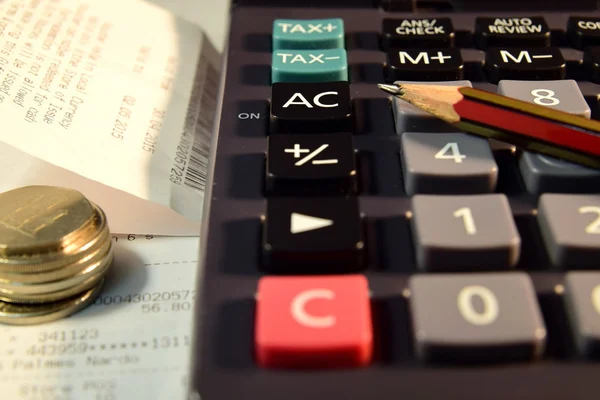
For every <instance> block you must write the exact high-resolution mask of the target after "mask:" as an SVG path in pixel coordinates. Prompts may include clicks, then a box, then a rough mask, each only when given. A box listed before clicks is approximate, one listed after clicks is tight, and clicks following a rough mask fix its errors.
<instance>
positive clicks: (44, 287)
mask: <svg viewBox="0 0 600 400" xmlns="http://www.w3.org/2000/svg"><path fill="white" fill-rule="evenodd" d="M112 259H113V249H112V246H110V247H109V249H108V251H107V253H106V255H105V256H104V257H102V258H101V259H100V260H98V261H96V262H94V263H93V264H90V265H88V266H86V267H85V268H84V269H83V270H81V271H80V272H79V273H77V274H75V275H73V276H70V277H68V278H65V279H61V280H56V281H52V282H45V283H36V284H22V283H20V282H11V283H8V284H7V283H0V293H3V294H4V295H5V296H9V297H13V296H16V295H20V297H25V296H26V295H30V294H31V295H40V294H46V293H52V292H59V291H61V290H66V289H68V288H70V287H74V286H79V285H80V284H82V283H83V282H85V281H86V280H87V279H89V278H90V277H92V276H96V275H103V274H104V273H105V272H106V271H107V270H108V268H109V267H110V264H111V262H112Z"/></svg>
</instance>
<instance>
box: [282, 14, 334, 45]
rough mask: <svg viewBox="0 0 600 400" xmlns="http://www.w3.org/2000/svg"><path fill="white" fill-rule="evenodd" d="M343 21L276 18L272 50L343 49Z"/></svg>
mask: <svg viewBox="0 0 600 400" xmlns="http://www.w3.org/2000/svg"><path fill="white" fill-rule="evenodd" d="M343 48H344V21H342V20H341V19H340V18H331V19H276V20H275V21H274V22H273V50H282V49H296V50H306V49H343Z"/></svg>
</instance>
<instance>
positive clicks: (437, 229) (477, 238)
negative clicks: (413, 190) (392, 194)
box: [411, 194, 521, 271]
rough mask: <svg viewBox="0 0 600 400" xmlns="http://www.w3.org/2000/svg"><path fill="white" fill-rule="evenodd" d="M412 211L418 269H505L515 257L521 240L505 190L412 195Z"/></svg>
mask: <svg viewBox="0 0 600 400" xmlns="http://www.w3.org/2000/svg"><path fill="white" fill-rule="evenodd" d="M412 213H413V215H412V218H411V227H412V232H413V242H414V243H415V252H416V258H417V264H418V265H419V268H420V269H425V270H442V271H443V270H451V269H457V270H463V269H464V270H491V269H505V268H508V267H513V266H514V265H516V263H517V261H518V260H519V256H520V251H521V238H520V236H519V233H518V231H517V228H516V226H515V222H514V220H513V217H512V212H511V209H510V205H509V204H508V200H507V198H506V196H505V195H503V194H480V195H467V196H433V195H416V196H414V197H413V199H412Z"/></svg>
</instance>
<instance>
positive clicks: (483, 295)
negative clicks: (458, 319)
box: [457, 285, 500, 325]
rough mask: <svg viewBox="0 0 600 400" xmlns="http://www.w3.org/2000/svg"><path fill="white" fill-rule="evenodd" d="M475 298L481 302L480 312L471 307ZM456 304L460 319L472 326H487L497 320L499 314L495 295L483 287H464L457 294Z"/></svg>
mask: <svg viewBox="0 0 600 400" xmlns="http://www.w3.org/2000/svg"><path fill="white" fill-rule="evenodd" d="M475 296H477V297H479V298H480V299H481V301H482V302H483V311H482V312H477V310H475V307H473V297H475ZM457 304H458V311H460V314H461V315H462V317H463V318H464V319H465V320H466V321H467V322H468V323H470V324H473V325H489V324H491V323H493V322H494V321H496V319H498V314H499V313H500V308H499V307H498V299H497V298H496V295H494V292H492V291H491V290H490V289H488V288H486V287H485V286H478V285H471V286H465V287H464V288H462V290H461V291H460V292H459V293H458V299H457Z"/></svg>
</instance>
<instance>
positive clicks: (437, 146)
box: [400, 132, 498, 195]
mask: <svg viewBox="0 0 600 400" xmlns="http://www.w3.org/2000/svg"><path fill="white" fill-rule="evenodd" d="M400 141H401V145H402V157H401V160H402V166H403V173H404V185H405V189H406V192H407V193H408V194H409V195H413V194H418V193H421V194H478V193H490V192H493V191H494V189H495V188H496V182H497V179H498V166H497V165H496V161H495V160H494V156H493V154H492V151H491V149H490V146H489V144H488V141H487V140H486V139H482V138H478V137H473V136H470V135H467V134H464V133H415V132H406V133H403V134H402V136H401V139H400Z"/></svg>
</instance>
